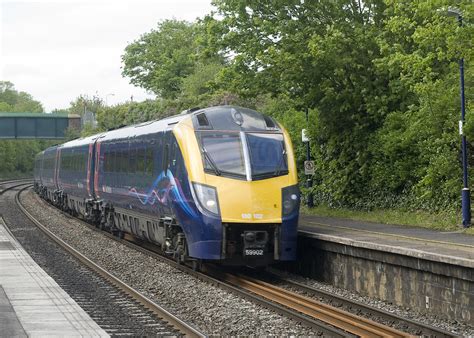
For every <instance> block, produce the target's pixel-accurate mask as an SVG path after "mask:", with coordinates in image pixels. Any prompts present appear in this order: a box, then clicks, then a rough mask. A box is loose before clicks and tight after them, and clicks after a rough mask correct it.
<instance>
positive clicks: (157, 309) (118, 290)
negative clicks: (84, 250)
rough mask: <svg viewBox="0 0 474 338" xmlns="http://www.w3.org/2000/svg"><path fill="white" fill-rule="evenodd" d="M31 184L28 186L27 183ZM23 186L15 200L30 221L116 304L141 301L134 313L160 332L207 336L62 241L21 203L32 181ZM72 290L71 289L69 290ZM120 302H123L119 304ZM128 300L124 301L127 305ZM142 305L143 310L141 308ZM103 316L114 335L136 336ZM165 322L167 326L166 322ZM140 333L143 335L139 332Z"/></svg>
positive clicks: (103, 323) (142, 323) (85, 304)
mask: <svg viewBox="0 0 474 338" xmlns="http://www.w3.org/2000/svg"><path fill="white" fill-rule="evenodd" d="M27 184H28V185H27ZM21 185H27V186H26V187H23V188H22V189H20V190H19V191H18V192H17V193H16V194H15V203H16V205H17V206H18V208H19V209H20V210H21V212H22V213H23V214H24V215H25V216H26V217H27V218H28V219H29V220H30V221H31V222H33V223H34V224H35V225H36V226H37V227H38V228H39V229H40V230H41V231H42V232H43V233H44V234H45V235H46V236H48V237H49V238H50V239H51V240H53V241H54V242H55V243H57V244H58V245H59V246H60V247H61V248H62V249H64V250H65V251H66V252H68V253H69V254H70V255H71V256H73V257H75V258H76V259H77V260H78V261H79V262H81V263H82V264H83V265H84V266H85V267H87V268H88V269H89V270H90V271H91V272H93V273H94V274H96V275H97V278H99V279H101V280H99V281H98V284H99V285H100V288H103V289H104V290H107V292H108V293H109V294H112V298H113V302H116V303H117V305H120V306H122V307H124V306H125V307H130V306H135V305H136V304H131V303H138V304H139V305H140V306H139V307H138V310H137V311H136V312H135V313H132V315H133V316H135V317H136V318H137V321H138V322H139V324H138V326H142V327H144V328H146V327H152V326H162V327H163V328H158V332H160V335H172V336H174V335H183V336H189V337H205V334H204V333H202V332H200V331H199V330H197V329H196V328H194V327H193V326H192V325H190V324H188V323H185V322H184V321H182V320H181V319H179V318H178V317H176V316H174V315H173V314H171V313H170V312H169V311H167V310H166V309H164V308H162V307H161V306H159V305H158V304H156V303H154V302H153V301H151V300H150V299H148V298H147V297H145V296H144V295H143V294H141V293H140V292H138V291H136V290H134V289H133V288H131V287H130V286H128V285H127V284H125V283H124V282H122V281H121V280H119V279H118V278H116V277H115V276H113V275H112V274H110V273H109V272H107V271H106V270H104V269H102V268H101V267H100V266H98V265H97V264H95V263H94V262H92V261H91V260H89V259H88V258H87V257H86V256H84V255H83V254H81V253H80V252H78V251H77V250H75V249H74V248H72V247H71V246H70V245H68V244H67V243H65V242H64V241H62V240H61V239H60V238H59V237H58V236H56V235H55V234H54V233H52V232H51V231H50V230H48V229H47V228H46V227H45V226H44V225H43V224H42V223H41V222H40V221H39V220H37V219H36V218H35V217H34V216H33V215H31V213H29V212H28V210H26V209H25V207H24V206H23V205H22V203H21V201H20V198H19V196H20V194H21V192H23V191H24V190H26V189H27V188H29V187H30V186H31V184H29V183H23V184H19V185H16V186H14V187H18V186H21ZM14 187H9V189H8V190H11V189H13V188H14ZM74 289H75V288H71V290H70V291H71V292H74V291H75V290H74ZM67 291H69V290H67ZM127 297H129V298H131V299H132V300H133V301H132V302H131V301H130V300H127ZM78 303H79V305H81V306H82V307H85V310H86V311H87V307H94V304H91V301H90V300H87V301H83V302H82V304H81V300H80V299H79V301H78ZM119 303H120V304H119ZM124 303H125V304H124ZM140 307H142V308H143V309H140ZM150 312H151V313H153V316H150ZM92 317H93V319H96V318H94V316H92ZM99 317H100V318H97V319H100V320H99V321H98V323H99V325H101V326H103V327H104V329H105V330H106V331H107V332H109V333H111V334H112V335H123V334H125V335H136V334H137V332H139V331H136V329H139V328H138V327H132V328H130V329H127V328H126V327H125V328H123V327H120V326H119V327H117V325H115V324H114V318H109V317H106V318H104V316H102V315H99ZM162 323H164V324H165V325H163V324H162ZM167 326H170V327H171V328H172V329H171V330H170V329H169V328H168V329H166V327H167ZM140 335H141V334H140Z"/></svg>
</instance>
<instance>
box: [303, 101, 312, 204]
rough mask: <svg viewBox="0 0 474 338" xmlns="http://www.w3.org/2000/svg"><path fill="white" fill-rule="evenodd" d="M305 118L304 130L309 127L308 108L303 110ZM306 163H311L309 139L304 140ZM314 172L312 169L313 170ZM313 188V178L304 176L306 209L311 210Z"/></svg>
mask: <svg viewBox="0 0 474 338" xmlns="http://www.w3.org/2000/svg"><path fill="white" fill-rule="evenodd" d="M305 116H306V128H308V127H309V111H308V108H305ZM306 161H307V162H310V161H311V148H310V144H309V139H307V140H306ZM313 170H314V169H313ZM312 186H313V178H312V175H311V174H309V175H307V176H306V188H308V196H307V200H306V205H307V206H308V208H312V207H313V206H314V201H313V194H312V192H311V187H312Z"/></svg>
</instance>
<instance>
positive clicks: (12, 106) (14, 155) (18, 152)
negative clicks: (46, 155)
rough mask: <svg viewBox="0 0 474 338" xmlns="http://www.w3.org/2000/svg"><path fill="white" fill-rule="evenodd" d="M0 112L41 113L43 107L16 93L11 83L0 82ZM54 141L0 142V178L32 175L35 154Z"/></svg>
mask: <svg viewBox="0 0 474 338" xmlns="http://www.w3.org/2000/svg"><path fill="white" fill-rule="evenodd" d="M0 112H28V113H42V112H43V106H42V105H41V103H40V102H38V101H35V100H34V99H33V98H32V97H31V95H30V94H28V93H25V92H18V91H17V90H15V88H14V85H13V83H11V82H8V81H0ZM53 143H56V141H45V140H41V141H37V140H0V177H2V178H14V177H21V176H27V175H32V173H33V164H34V161H33V160H34V157H35V155H36V153H38V152H40V151H41V150H43V149H45V148H47V147H49V146H50V145H52V144H53Z"/></svg>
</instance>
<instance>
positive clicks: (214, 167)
mask: <svg viewBox="0 0 474 338" xmlns="http://www.w3.org/2000/svg"><path fill="white" fill-rule="evenodd" d="M201 153H203V154H204V156H205V157H206V160H207V161H208V162H209V164H210V165H211V168H212V170H214V172H215V173H216V175H217V176H221V171H220V170H219V168H217V165H216V163H215V162H214V160H213V159H212V157H211V155H209V153H208V152H207V150H206V148H204V147H202V148H201Z"/></svg>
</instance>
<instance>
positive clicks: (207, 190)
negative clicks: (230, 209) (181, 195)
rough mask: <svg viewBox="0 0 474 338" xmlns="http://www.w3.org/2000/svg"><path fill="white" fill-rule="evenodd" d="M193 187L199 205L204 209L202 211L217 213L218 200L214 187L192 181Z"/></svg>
mask: <svg viewBox="0 0 474 338" xmlns="http://www.w3.org/2000/svg"><path fill="white" fill-rule="evenodd" d="M193 187H194V195H195V198H196V199H197V200H198V202H199V206H200V207H201V208H200V209H204V211H207V212H210V213H211V214H214V215H219V201H218V200H217V191H216V188H214V187H211V186H208V185H203V184H199V183H193ZM201 211H203V210H201Z"/></svg>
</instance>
